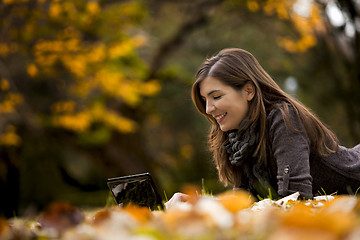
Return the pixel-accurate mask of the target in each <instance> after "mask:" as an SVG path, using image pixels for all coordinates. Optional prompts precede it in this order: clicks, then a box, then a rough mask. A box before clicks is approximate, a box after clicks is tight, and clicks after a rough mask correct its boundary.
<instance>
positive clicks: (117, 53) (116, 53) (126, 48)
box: [108, 40, 134, 59]
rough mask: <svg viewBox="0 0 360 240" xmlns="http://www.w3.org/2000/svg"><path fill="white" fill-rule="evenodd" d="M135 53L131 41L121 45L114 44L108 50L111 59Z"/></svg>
mask: <svg viewBox="0 0 360 240" xmlns="http://www.w3.org/2000/svg"><path fill="white" fill-rule="evenodd" d="M133 51H134V45H133V43H132V41H130V40H128V41H124V42H120V43H113V44H112V45H111V46H110V47H109V49H108V53H109V57H110V59H113V58H118V57H123V56H126V55H128V54H130V53H131V52H133Z"/></svg>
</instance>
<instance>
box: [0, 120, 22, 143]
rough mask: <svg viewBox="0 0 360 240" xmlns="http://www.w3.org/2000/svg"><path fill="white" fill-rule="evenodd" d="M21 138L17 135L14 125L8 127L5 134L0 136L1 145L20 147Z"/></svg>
mask: <svg viewBox="0 0 360 240" xmlns="http://www.w3.org/2000/svg"><path fill="white" fill-rule="evenodd" d="M21 141H22V140H21V138H20V137H19V136H18V135H17V134H16V128H15V126H13V125H8V126H7V127H6V129H5V133H3V134H0V145H5V146H19V145H20V144H21Z"/></svg>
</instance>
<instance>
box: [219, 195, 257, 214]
mask: <svg viewBox="0 0 360 240" xmlns="http://www.w3.org/2000/svg"><path fill="white" fill-rule="evenodd" d="M216 199H218V201H219V202H220V203H221V204H222V205H223V206H224V207H225V208H226V209H227V210H228V211H230V212H232V213H236V212H238V211H239V210H242V209H245V208H249V207H250V206H251V205H252V204H253V203H254V199H253V197H252V196H251V195H250V194H249V193H247V192H245V191H227V192H224V193H222V194H219V195H217V196H216Z"/></svg>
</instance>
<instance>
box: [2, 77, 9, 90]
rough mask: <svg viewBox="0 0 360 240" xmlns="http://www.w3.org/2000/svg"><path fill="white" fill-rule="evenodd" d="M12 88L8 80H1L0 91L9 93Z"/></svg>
mask: <svg viewBox="0 0 360 240" xmlns="http://www.w3.org/2000/svg"><path fill="white" fill-rule="evenodd" d="M9 88H10V83H9V81H8V80H7V79H6V78H3V79H1V82H0V89H1V91H7V90H9Z"/></svg>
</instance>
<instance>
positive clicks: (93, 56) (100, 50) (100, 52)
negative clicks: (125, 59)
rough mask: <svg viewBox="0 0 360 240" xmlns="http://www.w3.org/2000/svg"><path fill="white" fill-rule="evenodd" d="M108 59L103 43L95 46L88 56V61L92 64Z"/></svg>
mask: <svg viewBox="0 0 360 240" xmlns="http://www.w3.org/2000/svg"><path fill="white" fill-rule="evenodd" d="M105 58H106V46H105V45H104V44H102V43H99V44H97V45H95V46H94V47H93V48H92V49H91V50H90V51H89V53H88V54H87V57H86V59H87V61H88V62H90V63H97V62H101V61H103V60H104V59H105Z"/></svg>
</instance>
